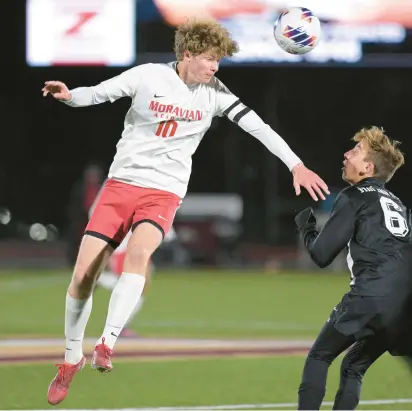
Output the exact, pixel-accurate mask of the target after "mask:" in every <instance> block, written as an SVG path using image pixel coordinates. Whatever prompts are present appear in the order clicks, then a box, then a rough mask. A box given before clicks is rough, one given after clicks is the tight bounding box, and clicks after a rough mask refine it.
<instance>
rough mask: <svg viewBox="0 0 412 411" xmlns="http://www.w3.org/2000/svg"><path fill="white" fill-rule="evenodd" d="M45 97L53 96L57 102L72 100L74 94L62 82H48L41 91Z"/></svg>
mask: <svg viewBox="0 0 412 411" xmlns="http://www.w3.org/2000/svg"><path fill="white" fill-rule="evenodd" d="M41 91H42V92H43V97H46V96H47V95H48V94H51V95H52V96H53V97H54V98H55V99H57V100H71V99H72V94H71V93H70V91H69V89H68V88H67V86H66V84H64V83H62V82H61V81H46V82H45V83H44V87H43V88H42V90H41Z"/></svg>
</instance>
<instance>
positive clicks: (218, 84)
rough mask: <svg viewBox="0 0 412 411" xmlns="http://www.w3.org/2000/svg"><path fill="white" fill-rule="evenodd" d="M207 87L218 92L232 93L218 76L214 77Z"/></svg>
mask: <svg viewBox="0 0 412 411" xmlns="http://www.w3.org/2000/svg"><path fill="white" fill-rule="evenodd" d="M205 86H206V87H208V88H211V89H213V90H214V91H216V92H222V93H230V90H229V89H228V88H227V87H226V86H225V85H224V84H223V82H222V81H221V80H220V79H218V78H217V77H216V76H213V77H212V78H211V79H210V81H209V83H207V84H205Z"/></svg>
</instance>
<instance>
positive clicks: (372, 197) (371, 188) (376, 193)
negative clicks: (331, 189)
mask: <svg viewBox="0 0 412 411" xmlns="http://www.w3.org/2000/svg"><path fill="white" fill-rule="evenodd" d="M340 194H342V196H345V197H346V198H347V199H349V200H350V201H351V202H352V203H353V204H357V205H360V204H366V205H368V204H375V203H376V201H377V200H379V198H380V197H382V196H385V197H389V198H391V199H393V200H395V201H397V202H399V203H402V202H401V200H400V199H399V198H398V197H396V195H395V194H393V193H392V192H391V191H389V190H388V189H387V188H386V187H385V185H384V183H383V182H381V181H379V180H377V179H375V178H366V179H364V180H362V181H360V182H359V183H357V184H354V185H351V186H349V187H346V188H344V189H343V190H342V191H341V193H340Z"/></svg>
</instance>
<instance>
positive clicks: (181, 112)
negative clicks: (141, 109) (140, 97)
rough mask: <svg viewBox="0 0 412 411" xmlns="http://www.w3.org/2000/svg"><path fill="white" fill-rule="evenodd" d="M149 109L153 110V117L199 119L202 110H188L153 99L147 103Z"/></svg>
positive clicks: (201, 115)
mask: <svg viewBox="0 0 412 411" xmlns="http://www.w3.org/2000/svg"><path fill="white" fill-rule="evenodd" d="M149 110H151V111H153V112H154V115H155V117H159V118H164V119H174V120H192V121H199V120H202V118H203V112H202V111H200V110H189V109H185V108H181V107H178V106H174V105H173V104H160V103H159V102H158V101H153V100H152V101H151V102H150V104H149Z"/></svg>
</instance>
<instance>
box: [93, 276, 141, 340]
mask: <svg viewBox="0 0 412 411" xmlns="http://www.w3.org/2000/svg"><path fill="white" fill-rule="evenodd" d="M145 282H146V277H145V276H144V275H141V274H134V273H122V275H121V277H120V278H119V280H118V281H117V284H116V286H115V287H114V290H113V291H112V295H111V297H110V302H109V310H108V313H107V319H106V325H105V327H104V330H103V334H102V336H101V337H100V339H99V340H98V341H97V344H101V343H102V339H103V338H104V339H105V341H104V343H105V345H107V346H108V347H109V348H113V347H114V345H115V344H116V340H117V337H118V336H119V334H120V332H121V331H122V329H123V327H124V326H125V324H126V322H127V320H128V319H129V317H130V315H131V314H132V312H133V310H134V309H135V307H136V305H137V303H138V301H139V299H140V298H141V295H142V292H143V288H144V284H145Z"/></svg>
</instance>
